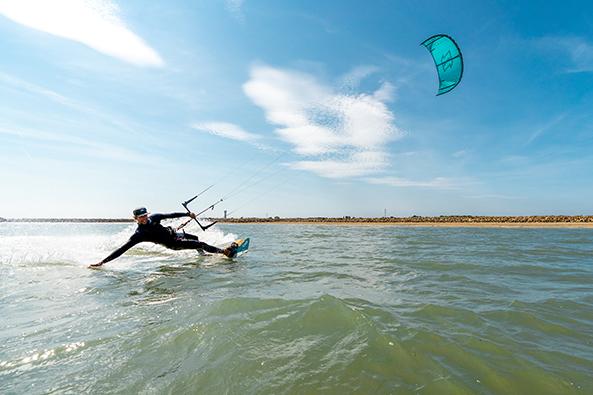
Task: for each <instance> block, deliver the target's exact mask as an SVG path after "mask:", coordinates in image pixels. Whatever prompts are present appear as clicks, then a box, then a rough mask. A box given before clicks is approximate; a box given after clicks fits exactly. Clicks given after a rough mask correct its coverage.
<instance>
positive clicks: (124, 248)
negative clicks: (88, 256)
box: [89, 237, 140, 267]
mask: <svg viewBox="0 0 593 395" xmlns="http://www.w3.org/2000/svg"><path fill="white" fill-rule="evenodd" d="M138 243H140V240H137V239H135V238H134V237H131V238H130V240H128V241H127V242H126V244H124V245H123V246H121V247H119V248H118V249H117V250H115V251H113V252H112V253H111V254H109V256H108V257H107V258H105V259H103V260H102V261H101V262H98V263H93V264H92V265H90V266H89V267H99V266H101V265H103V264H104V263H107V262H109V261H112V260H114V259H115V258H118V257H119V256H121V255H122V254H123V253H124V252H126V251H127V250H129V249H130V248H132V247H134V246H135V245H136V244H138Z"/></svg>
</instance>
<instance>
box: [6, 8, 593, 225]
mask: <svg viewBox="0 0 593 395" xmlns="http://www.w3.org/2000/svg"><path fill="white" fill-rule="evenodd" d="M437 33H445V34H448V35H450V36H452V37H454V38H455V39H456V41H457V43H458V44H459V46H460V47H461V50H462V52H463V55H464V60H465V72H464V76H463V80H462V82H461V84H460V85H459V86H458V87H457V88H456V89H455V90H453V91H452V92H450V93H447V94H445V95H442V96H438V97H437V96H435V93H436V91H437V76H436V72H435V68H434V64H433V62H432V59H431V58H430V56H429V53H428V52H427V51H426V49H424V48H423V47H421V46H420V45H419V44H420V43H421V42H422V41H423V40H424V39H426V38H427V37H429V36H431V35H433V34H437ZM0 48H1V50H2V56H1V57H0V166H1V171H0V185H2V187H1V191H2V193H1V194H0V216H2V217H9V218H13V217H127V216H129V215H130V211H131V209H133V208H134V207H136V206H140V205H146V206H148V207H149V209H150V210H151V211H153V212H166V211H176V210H179V209H180V208H181V206H180V204H179V203H180V202H181V201H183V200H185V199H187V198H189V197H191V196H193V195H194V194H196V193H197V192H199V191H200V190H202V189H204V188H206V187H207V186H209V185H211V184H215V186H214V187H213V188H211V189H210V190H209V191H208V192H207V193H206V194H204V195H203V196H201V197H200V200H198V201H197V202H196V204H195V206H194V209H195V210H196V211H197V210H198V209H201V208H204V207H206V206H208V205H209V204H210V203H213V202H214V201H216V200H218V199H220V198H223V197H224V198H225V201H224V202H223V203H221V204H220V205H219V206H217V210H215V211H214V213H212V214H213V215H221V214H222V210H223V209H226V210H228V211H229V212H232V215H233V216H251V215H255V216H268V215H269V216H273V215H279V216H343V215H351V216H382V215H383V213H384V210H387V214H388V215H394V216H408V215H441V214H474V215H520V214H526V215H535V214H591V212H592V211H593V188H592V187H591V182H592V181H593V177H592V169H593V154H592V153H591V148H592V147H593V112H592V110H591V109H592V108H593V89H592V88H593V4H591V3H588V2H585V1H582V2H572V1H562V2H546V3H545V4H543V3H541V2H536V1H531V2H528V1H522V2H516V1H498V2H494V1H483V2H474V1H449V2H437V1H434V2H429V1H424V2H420V1H373V2H360V1H340V2H338V1H323V2H317V1H291V2H280V1H255V0H227V1H222V0H221V1H198V2H196V1H167V2H145V1H125V2H122V1H98V0H87V1H75V0H59V1H58V0H56V1H52V2H46V1H32V0H19V1H7V0H0ZM243 182H244V183H243ZM242 183H243V184H242ZM237 187H239V188H238V189H237ZM227 197H228V199H227Z"/></svg>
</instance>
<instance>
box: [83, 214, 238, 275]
mask: <svg viewBox="0 0 593 395" xmlns="http://www.w3.org/2000/svg"><path fill="white" fill-rule="evenodd" d="M132 213H133V214H134V219H135V220H136V222H137V223H138V227H137V228H136V231H135V232H134V234H133V235H132V236H131V237H130V239H129V240H128V241H127V242H126V243H125V244H124V245H123V246H121V247H119V248H118V249H117V250H115V251H113V252H112V253H111V254H109V256H107V257H106V258H105V259H103V260H102V261H101V262H98V263H94V264H92V265H90V267H99V266H101V265H103V264H104V263H107V262H109V261H112V260H114V259H115V258H117V257H119V256H120V255H122V254H123V253H124V252H126V251H127V250H129V249H130V248H132V247H133V246H135V245H136V244H138V243H142V242H144V241H148V242H151V243H156V244H160V245H162V246H164V247H167V248H170V249H172V250H188V249H193V250H204V251H206V252H210V253H214V254H224V255H226V256H227V257H233V256H234V255H235V253H236V250H237V244H236V243H233V244H231V246H230V247H227V248H225V249H224V250H221V249H220V248H217V247H214V246H211V245H209V244H206V243H204V242H202V241H200V240H199V239H198V236H195V235H192V234H189V233H185V231H182V232H177V231H176V230H175V229H173V228H172V227H170V226H163V225H161V221H162V220H164V219H171V218H181V217H191V218H196V215H195V214H194V213H171V214H151V215H148V211H147V210H146V207H139V208H137V209H135V210H134V211H133V212H132Z"/></svg>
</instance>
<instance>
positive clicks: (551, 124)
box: [526, 113, 567, 144]
mask: <svg viewBox="0 0 593 395" xmlns="http://www.w3.org/2000/svg"><path fill="white" fill-rule="evenodd" d="M566 116H567V113H562V114H560V115H557V116H556V117H554V118H553V119H552V120H551V121H549V122H548V123H546V124H545V125H542V126H540V127H539V128H537V129H536V130H535V131H533V133H531V135H530V136H529V138H528V139H527V142H526V144H531V143H532V142H533V141H534V140H535V139H537V138H539V136H541V135H542V134H543V133H545V132H547V131H548V130H550V129H553V128H554V127H556V126H557V125H558V124H560V122H562V121H563V120H564V119H565V118H566Z"/></svg>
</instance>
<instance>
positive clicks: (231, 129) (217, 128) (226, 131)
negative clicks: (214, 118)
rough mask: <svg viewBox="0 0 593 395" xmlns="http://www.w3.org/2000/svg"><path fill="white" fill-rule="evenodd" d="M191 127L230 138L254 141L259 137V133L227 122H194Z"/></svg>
mask: <svg viewBox="0 0 593 395" xmlns="http://www.w3.org/2000/svg"><path fill="white" fill-rule="evenodd" d="M191 127H192V128H194V129H196V130H199V131H202V132H206V133H210V134H213V135H215V136H219V137H224V138H227V139H231V140H237V141H246V142H254V141H256V140H258V139H260V138H261V136H260V135H258V134H255V133H250V132H247V131H245V130H243V129H242V128H241V127H240V126H238V125H235V124H233V123H229V122H202V123H194V124H192V125H191Z"/></svg>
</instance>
